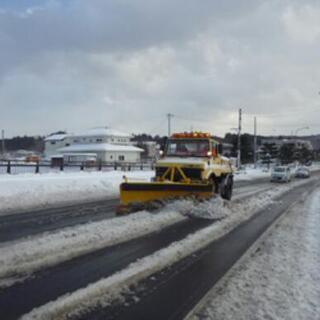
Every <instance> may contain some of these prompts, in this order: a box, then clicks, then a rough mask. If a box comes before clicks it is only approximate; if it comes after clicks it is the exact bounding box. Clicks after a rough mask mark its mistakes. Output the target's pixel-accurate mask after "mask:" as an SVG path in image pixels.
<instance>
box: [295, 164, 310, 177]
mask: <svg viewBox="0 0 320 320" xmlns="http://www.w3.org/2000/svg"><path fill="white" fill-rule="evenodd" d="M295 177H296V178H310V170H309V169H308V168H306V167H299V168H298V169H297V170H296V173H295Z"/></svg>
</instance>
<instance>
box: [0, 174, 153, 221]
mask: <svg viewBox="0 0 320 320" xmlns="http://www.w3.org/2000/svg"><path fill="white" fill-rule="evenodd" d="M124 174H125V175H126V176H127V177H129V178H134V179H150V177H151V176H152V175H153V172H152V171H131V172H122V171H110V172H77V173H48V174H39V175H35V174H20V175H12V176H10V175H1V176H0V215H1V213H2V214H4V213H5V214H7V213H10V212H14V211H17V210H28V209H33V208H43V207H50V206H53V205H55V206H56V205H63V204H70V203H79V202H89V201H96V200H106V199H111V198H117V197H118V195H119V184H120V183H121V182H122V181H123V179H122V177H123V175H124Z"/></svg>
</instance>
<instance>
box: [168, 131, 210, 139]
mask: <svg viewBox="0 0 320 320" xmlns="http://www.w3.org/2000/svg"><path fill="white" fill-rule="evenodd" d="M171 138H175V139H183V138H210V133H207V132H182V133H174V134H173V135H172V136H171Z"/></svg>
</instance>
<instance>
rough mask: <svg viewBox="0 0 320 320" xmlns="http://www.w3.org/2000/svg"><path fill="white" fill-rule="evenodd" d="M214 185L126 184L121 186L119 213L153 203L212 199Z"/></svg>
mask: <svg viewBox="0 0 320 320" xmlns="http://www.w3.org/2000/svg"><path fill="white" fill-rule="evenodd" d="M212 195H213V185H212V184H200V183H198V184H193V183H188V184H186V183H172V182H168V183H166V182H124V183H122V184H121V185H120V203H121V205H120V207H119V210H118V212H119V213H122V212H123V213H124V212H126V208H128V210H127V211H130V209H129V208H130V206H135V205H137V206H139V205H143V204H144V203H148V202H152V201H161V200H166V199H175V198H179V197H188V196H194V197H197V198H210V197H211V196H212Z"/></svg>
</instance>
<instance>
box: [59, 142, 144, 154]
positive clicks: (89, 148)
mask: <svg viewBox="0 0 320 320" xmlns="http://www.w3.org/2000/svg"><path fill="white" fill-rule="evenodd" d="M58 150H59V151H60V152H97V151H119V152H121V151H122V152H143V151H144V150H143V149H140V148H137V147H134V146H127V145H117V144H110V143H90V144H74V145H71V146H68V147H64V148H60V149H58Z"/></svg>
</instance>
